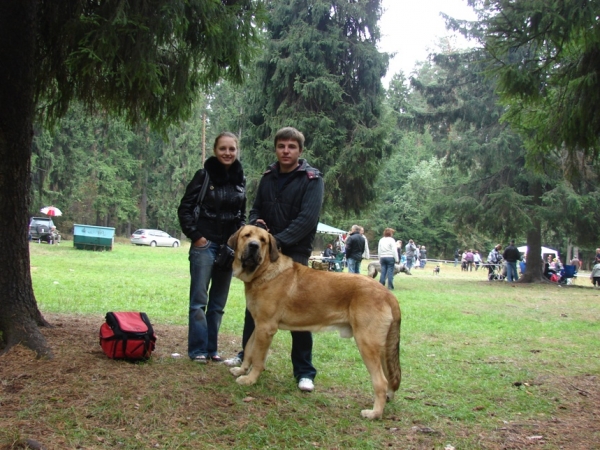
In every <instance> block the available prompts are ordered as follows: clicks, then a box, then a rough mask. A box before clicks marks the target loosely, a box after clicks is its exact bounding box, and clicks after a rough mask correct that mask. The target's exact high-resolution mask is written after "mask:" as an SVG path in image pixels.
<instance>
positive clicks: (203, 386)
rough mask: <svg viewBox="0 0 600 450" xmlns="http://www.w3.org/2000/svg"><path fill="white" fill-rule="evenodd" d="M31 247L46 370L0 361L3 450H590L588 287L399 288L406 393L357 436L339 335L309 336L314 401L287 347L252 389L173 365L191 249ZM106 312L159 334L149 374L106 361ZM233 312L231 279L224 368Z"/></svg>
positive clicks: (356, 380)
mask: <svg viewBox="0 0 600 450" xmlns="http://www.w3.org/2000/svg"><path fill="white" fill-rule="evenodd" d="M30 248H31V265H32V277H33V284H34V289H35V293H36V297H37V300H38V304H39V307H40V309H41V310H42V312H43V313H44V315H45V316H46V317H47V318H48V319H49V320H50V321H51V322H52V323H53V324H57V325H58V326H57V327H56V328H54V329H48V330H45V331H44V333H45V334H46V336H47V337H48V340H49V342H50V343H51V345H53V350H55V358H54V360H53V361H37V360H35V359H34V358H33V357H32V355H31V353H30V352H28V351H27V350H25V349H15V351H11V352H9V353H8V354H7V355H5V356H3V357H1V358H0V381H1V382H2V386H1V387H2V389H0V448H3V447H2V445H4V448H17V446H18V445H20V443H22V442H23V440H24V439H26V438H32V439H35V440H37V441H39V442H41V443H42V444H45V445H46V446H47V448H114V447H118V448H140V449H142V448H173V449H174V448H230V447H233V448H240V449H241V448H326V449H334V448H340V449H341V448H364V449H371V448H373V449H375V448H399V449H404V448H416V449H420V448H435V449H438V448H439V449H444V448H447V449H451V448H456V449H479V448H493V449H496V448H498V449H500V448H525V447H529V446H536V448H566V449H570V448H582V449H584V448H585V449H588V448H600V445H599V444H598V442H600V424H599V421H598V417H600V407H599V406H598V405H599V404H600V387H599V385H598V375H599V373H600V363H599V355H600V349H599V343H600V301H599V300H600V295H599V294H600V291H595V290H593V289H592V287H591V284H590V283H589V280H588V279H587V278H586V277H585V275H583V276H582V277H580V278H579V279H578V280H577V281H576V283H575V286H573V287H558V286H556V285H550V284H547V285H520V284H514V285H511V284H508V283H502V282H488V281H486V276H485V275H486V272H481V271H479V272H469V273H465V272H461V271H460V269H459V268H454V267H453V264H450V265H442V268H441V273H440V274H439V276H434V274H433V272H432V269H433V267H432V266H431V267H430V266H428V268H426V269H425V270H414V271H413V274H414V275H412V276H406V275H404V274H399V275H397V276H396V278H395V280H396V281H395V284H396V291H395V294H396V296H397V298H398V300H399V302H400V306H401V309H402V314H403V321H402V342H401V364H402V370H403V379H402V384H401V386H400V390H399V392H398V394H397V397H396V400H395V401H394V402H392V403H389V404H388V405H387V406H386V410H385V412H384V419H383V420H381V421H376V422H369V421H366V420H364V419H361V418H360V410H361V409H363V408H366V407H370V405H371V403H372V391H371V383H370V380H369V376H368V373H367V371H366V369H365V367H364V365H363V363H362V361H361V358H360V356H359V354H358V351H357V349H356V346H355V345H354V342H353V340H347V339H340V338H339V337H338V336H337V335H336V334H334V333H321V334H315V346H314V351H313V358H314V361H313V362H314V365H315V366H316V368H317V370H318V371H319V374H318V376H317V379H316V380H315V384H316V390H315V392H313V393H312V394H302V393H300V392H299V391H298V390H297V388H296V386H295V383H294V380H293V377H292V375H291V363H290V361H289V349H290V339H289V333H287V332H280V333H278V334H277V335H276V336H275V339H274V343H273V346H272V349H271V353H270V356H269V360H268V370H267V371H266V372H265V373H264V374H263V375H262V377H261V378H260V380H259V382H258V383H257V384H256V385H255V386H252V387H240V386H238V385H237V384H236V383H235V381H234V378H233V377H232V376H231V375H229V373H228V371H227V369H226V368H225V367H224V366H221V365H217V364H209V365H207V366H198V365H194V363H192V362H191V361H189V360H188V359H187V358H186V357H183V358H179V359H175V358H172V357H171V355H172V354H173V353H180V354H182V355H185V354H186V345H187V342H186V333H187V326H186V324H187V304H188V298H187V296H188V287H189V275H188V261H187V248H186V247H185V246H184V247H182V248H176V249H173V248H150V247H134V246H131V245H128V244H124V243H117V244H115V247H114V250H113V251H111V252H91V251H81V250H75V249H74V248H73V247H72V246H71V245H70V243H69V242H63V243H62V244H61V245H59V246H56V245H55V246H49V245H44V244H31V247H30ZM366 265H367V264H366V262H363V271H364V272H365V273H366ZM118 310H140V311H145V312H146V313H148V315H149V316H150V318H151V320H152V321H153V323H154V324H155V326H156V329H157V334H158V342H157V350H156V352H155V355H154V357H153V359H152V360H151V361H150V362H149V363H147V364H141V365H131V364H128V363H124V362H115V361H110V360H108V359H106V357H104V355H103V354H102V353H101V351H100V347H99V346H98V342H97V333H98V329H99V327H100V325H101V324H102V322H103V318H104V314H105V313H106V312H107V311H118ZM243 311H244V298H243V285H242V283H241V282H240V281H239V280H234V282H233V284H232V289H231V292H230V298H229V302H228V305H227V308H226V314H225V316H224V319H223V324H222V328H221V339H220V350H221V353H222V355H223V356H225V357H228V356H231V355H233V354H234V353H235V352H236V351H237V350H238V348H239V345H240V336H241V330H242V325H243ZM45 365H47V366H45ZM61 374H62V375H61ZM115 374H118V378H119V379H118V381H116V380H115V379H114V376H115ZM3 422H4V423H3Z"/></svg>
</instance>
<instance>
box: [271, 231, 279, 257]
mask: <svg viewBox="0 0 600 450" xmlns="http://www.w3.org/2000/svg"><path fill="white" fill-rule="evenodd" d="M269 257H270V258H271V262H275V261H277V259H278V258H279V250H278V249H277V241H276V240H275V238H274V237H273V235H272V234H269Z"/></svg>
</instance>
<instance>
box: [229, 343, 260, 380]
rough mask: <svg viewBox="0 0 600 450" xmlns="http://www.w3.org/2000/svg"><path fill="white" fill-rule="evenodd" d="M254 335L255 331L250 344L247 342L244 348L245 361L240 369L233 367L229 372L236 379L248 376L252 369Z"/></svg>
mask: <svg viewBox="0 0 600 450" xmlns="http://www.w3.org/2000/svg"><path fill="white" fill-rule="evenodd" d="M254 335H255V332H254V331H253V332H252V334H251V335H250V339H248V342H246V347H245V348H244V360H243V361H242V365H241V366H240V367H232V368H231V369H229V372H230V373H231V374H232V375H234V376H236V377H239V376H240V375H245V374H247V373H248V370H249V369H250V367H252V347H254ZM238 383H239V381H238Z"/></svg>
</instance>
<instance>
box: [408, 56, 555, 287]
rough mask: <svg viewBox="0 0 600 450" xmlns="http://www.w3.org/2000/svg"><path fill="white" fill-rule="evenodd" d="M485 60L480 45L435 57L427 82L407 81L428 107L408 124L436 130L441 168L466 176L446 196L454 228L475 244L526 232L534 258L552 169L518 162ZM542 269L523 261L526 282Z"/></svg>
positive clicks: (521, 155)
mask: <svg viewBox="0 0 600 450" xmlns="http://www.w3.org/2000/svg"><path fill="white" fill-rule="evenodd" d="M486 57H487V55H486V54H485V52H484V51H483V50H473V51H470V52H465V53H458V54H457V53H454V54H438V55H435V57H434V59H433V61H434V64H436V65H437V66H438V67H439V68H441V69H442V70H439V71H438V74H437V76H436V78H435V79H434V80H433V81H432V82H429V83H427V84H424V83H422V82H421V81H420V80H419V79H413V85H414V86H415V88H416V89H417V90H418V91H419V92H421V93H422V95H423V96H424V98H425V99H426V100H427V105H428V108H427V109H426V110H423V111H420V112H417V113H415V114H414V122H415V123H416V124H420V125H421V126H425V125H427V126H429V127H430V128H429V129H430V130H434V131H435V135H434V136H435V137H436V140H438V141H439V142H440V143H441V144H442V145H441V146H440V147H439V150H440V151H442V152H443V154H445V156H446V160H447V164H448V166H449V167H451V168H452V170H454V171H458V172H460V173H462V174H464V175H466V176H467V177H468V180H467V181H466V182H464V183H461V184H458V185H452V186H451V187H450V191H449V192H448V193H447V194H448V196H449V197H452V199H453V200H452V201H451V202H449V203H447V207H448V208H451V210H452V215H453V217H454V222H455V227H456V230H457V231H459V230H460V233H462V234H463V235H470V236H471V239H472V241H474V242H477V241H479V242H481V237H485V236H488V237H494V238H495V239H502V240H504V241H507V240H508V239H509V238H516V239H523V238H525V237H526V239H527V243H528V246H529V253H530V254H531V255H538V254H541V236H542V213H541V208H542V196H543V194H544V192H546V191H549V190H550V189H551V188H552V187H553V186H554V184H555V180H556V177H557V174H552V173H548V174H546V175H537V174H536V173H533V172H532V171H530V170H529V169H528V168H527V167H526V166H525V148H524V146H523V143H522V141H521V139H520V137H519V135H518V134H517V133H515V132H514V131H511V128H510V127H509V126H507V125H506V124H503V123H501V122H500V120H499V119H500V117H501V116H502V112H503V107H502V105H500V103H499V99H498V97H497V95H496V94H495V87H496V85H495V83H494V81H493V80H490V79H488V78H487V77H485V75H484V73H483V72H484V69H485V67H486V62H485V61H486ZM552 175H554V176H552ZM490 244H491V243H490ZM469 246H470V245H469ZM541 274H542V270H541V259H540V258H535V257H531V258H529V260H528V264H527V272H526V277H525V280H528V281H535V280H541Z"/></svg>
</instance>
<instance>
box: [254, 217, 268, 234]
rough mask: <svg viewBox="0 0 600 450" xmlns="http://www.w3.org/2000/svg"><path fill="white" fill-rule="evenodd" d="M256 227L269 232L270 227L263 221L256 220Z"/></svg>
mask: <svg viewBox="0 0 600 450" xmlns="http://www.w3.org/2000/svg"><path fill="white" fill-rule="evenodd" d="M254 225H255V226H257V227H260V228H262V229H263V230H267V231H269V227H267V224H266V223H265V221H264V220H262V219H256V222H255V223H254Z"/></svg>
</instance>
